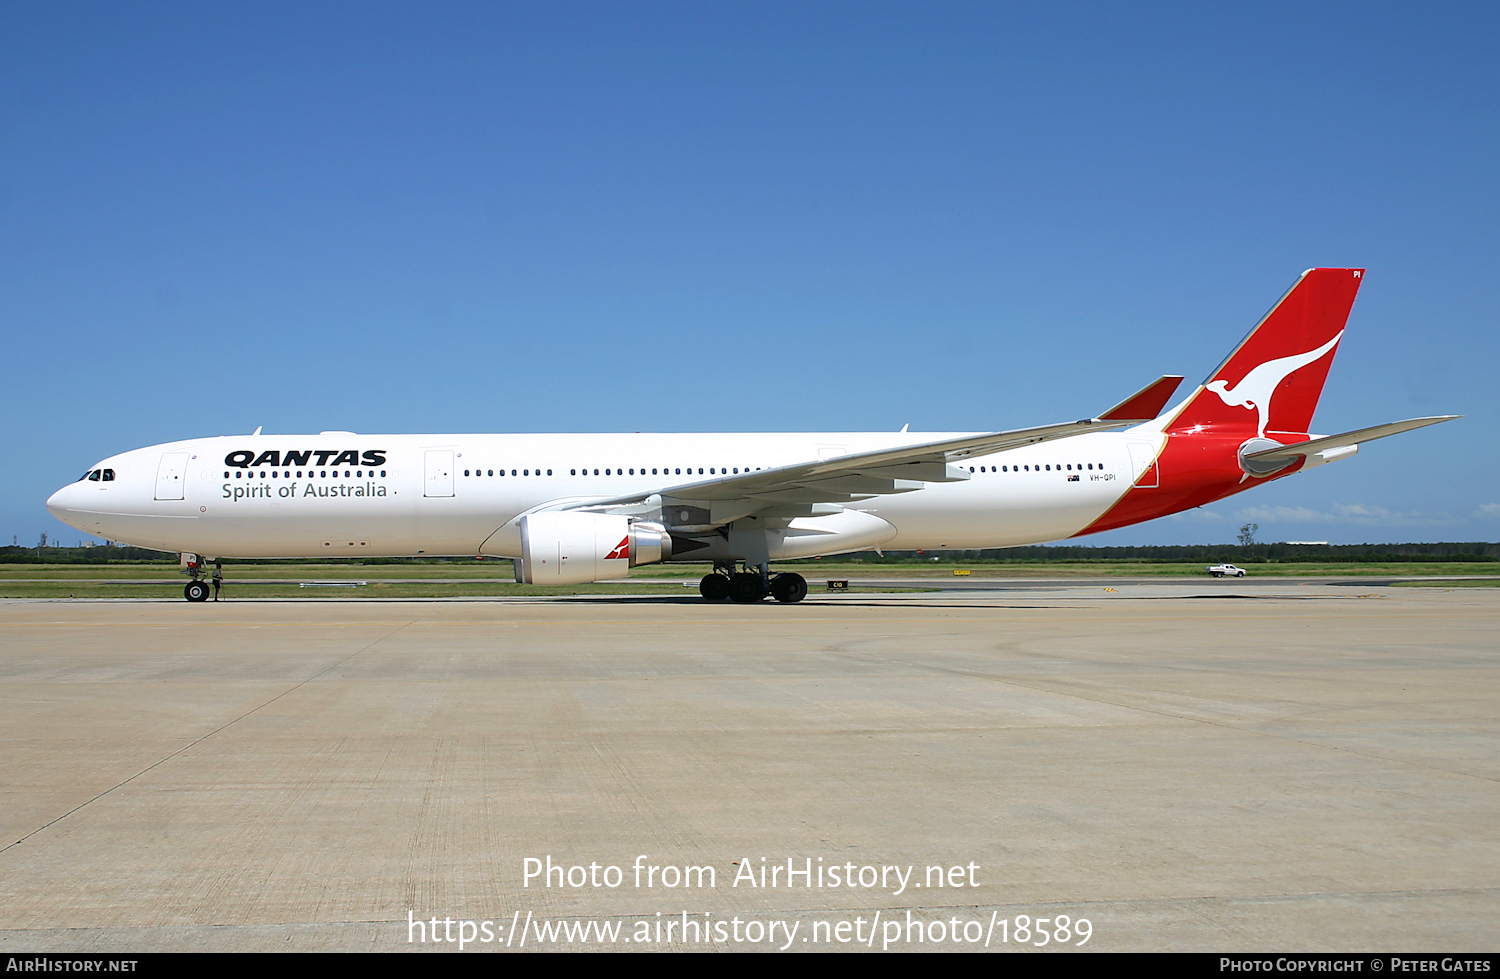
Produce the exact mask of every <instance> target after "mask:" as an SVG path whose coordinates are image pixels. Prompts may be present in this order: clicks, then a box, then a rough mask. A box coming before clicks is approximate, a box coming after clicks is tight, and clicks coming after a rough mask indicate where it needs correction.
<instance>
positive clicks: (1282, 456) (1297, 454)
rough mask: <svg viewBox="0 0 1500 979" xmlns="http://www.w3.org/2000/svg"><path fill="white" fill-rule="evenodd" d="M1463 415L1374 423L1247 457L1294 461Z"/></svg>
mask: <svg viewBox="0 0 1500 979" xmlns="http://www.w3.org/2000/svg"><path fill="white" fill-rule="evenodd" d="M1462 417H1463V416H1462V415H1434V416H1432V417H1430V418H1408V419H1407V420H1406V421H1400V422H1391V423H1389V424H1386V425H1374V426H1372V427H1370V428H1361V429H1358V430H1357V431H1353V432H1345V433H1343V434H1342V435H1326V436H1323V437H1322V438H1315V439H1308V440H1307V441H1306V442H1292V443H1291V444H1289V445H1283V446H1279V447H1277V448H1272V449H1264V450H1262V451H1260V452H1246V453H1245V456H1244V458H1245V460H1246V461H1249V462H1262V463H1272V462H1280V463H1292V462H1296V461H1297V459H1299V458H1301V457H1303V456H1310V455H1313V454H1314V453H1318V452H1327V451H1328V450H1329V449H1342V448H1345V447H1346V446H1350V445H1359V444H1360V443H1361V442H1371V441H1374V440H1375V439H1383V438H1385V437H1386V436H1388V435H1400V434H1401V433H1402V432H1410V431H1411V430H1413V429H1416V428H1426V427H1427V426H1428V425H1436V424H1438V423H1439V422H1447V421H1452V420H1453V419H1455V418H1462Z"/></svg>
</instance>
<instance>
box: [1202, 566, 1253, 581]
mask: <svg viewBox="0 0 1500 979" xmlns="http://www.w3.org/2000/svg"><path fill="white" fill-rule="evenodd" d="M1208 573H1209V574H1211V575H1213V576H1214V577H1215V578H1222V577H1224V576H1225V575H1233V576H1234V577H1236V578H1243V577H1245V569H1244V568H1236V567H1235V566H1234V565H1232V564H1216V565H1214V566H1213V567H1211V568H1209V569H1208Z"/></svg>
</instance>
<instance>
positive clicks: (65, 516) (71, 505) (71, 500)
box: [47, 483, 83, 530]
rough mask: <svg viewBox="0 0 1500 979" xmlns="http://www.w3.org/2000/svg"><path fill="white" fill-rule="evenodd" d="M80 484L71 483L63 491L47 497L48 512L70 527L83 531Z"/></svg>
mask: <svg viewBox="0 0 1500 979" xmlns="http://www.w3.org/2000/svg"><path fill="white" fill-rule="evenodd" d="M79 495H80V491H79V484H78V483H69V484H68V485H67V486H64V487H63V488H62V489H60V490H58V491H57V492H56V493H53V494H52V495H51V496H49V497H47V512H48V513H50V514H52V515H53V516H54V517H56V518H57V519H59V520H61V521H62V522H63V523H65V524H67V525H68V526H69V527H76V528H78V529H79V530H82V529H83V523H82V517H83V514H82V513H81V507H80V506H79V503H80V502H81V501H80V500H79V498H78V497H79Z"/></svg>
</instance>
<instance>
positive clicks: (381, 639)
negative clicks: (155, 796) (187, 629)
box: [0, 620, 415, 853]
mask: <svg viewBox="0 0 1500 979" xmlns="http://www.w3.org/2000/svg"><path fill="white" fill-rule="evenodd" d="M413 621H415V620H413ZM411 624H412V622H403V623H401V624H400V625H399V626H397V627H396V628H395V629H393V630H391V631H390V632H388V633H386V634H385V635H383V636H381V637H379V638H378V639H374V640H371V641H370V642H369V643H366V644H365V645H364V646H361V647H360V648H359V649H356V650H355V651H354V652H352V653H350V654H349V655H348V656H345V657H344V658H343V659H341V660H338V661H336V662H333V663H330V664H328V665H327V666H325V667H323V669H321V670H319V671H318V672H316V673H314V674H313V675H312V676H309V677H305V678H303V679H302V680H300V681H298V682H297V683H295V684H293V685H292V686H291V687H288V688H287V689H286V690H283V691H282V692H281V693H279V694H277V695H276V696H274V697H272V698H271V699H270V700H267V701H265V702H264V703H260V704H256V705H255V706H254V707H252V708H250V709H249V710H247V711H245V712H244V713H243V714H241V715H240V716H238V717H235V718H232V719H230V720H228V721H225V722H224V723H223V724H220V725H219V726H218V727H216V728H214V729H213V730H212V731H209V732H208V733H207V734H204V735H202V736H200V737H197V738H194V739H193V740H192V741H189V742H188V743H187V744H185V745H183V746H182V747H181V748H178V749H177V750H176V751H173V752H171V753H170V754H168V755H166V756H165V757H163V758H160V759H158V760H157V761H155V762H152V763H151V764H150V765H147V766H146V767H145V768H143V769H141V770H140V771H138V772H136V773H135V774H134V775H132V776H130V777H129V778H127V779H123V780H122V781H119V782H117V783H115V784H114V785H111V786H110V787H109V788H107V789H105V790H104V791H103V792H100V793H99V794H98V795H96V796H94V797H93V798H91V799H86V800H84V801H83V802H80V803H79V804H78V805H76V806H74V807H73V808H72V809H69V810H68V811H67V812H65V813H63V814H62V815H60V816H56V817H54V818H52V819H49V820H48V821H47V822H45V823H43V824H42V825H40V826H38V827H37V828H36V829H34V830H32V831H31V832H29V833H27V834H26V835H25V836H22V837H21V838H20V839H18V840H16V841H14V842H12V843H7V844H5V846H0V853H4V852H5V851H6V850H9V849H10V848H11V847H15V846H20V845H21V844H22V843H25V842H26V841H27V840H29V839H31V838H32V837H33V836H35V835H36V834H38V833H40V832H42V831H43V830H45V829H47V828H48V827H49V826H53V825H55V824H57V823H60V822H62V821H63V820H64V819H67V818H68V817H69V816H71V815H73V814H74V813H75V812H78V811H79V810H80V809H83V808H84V807H85V806H90V805H92V804H94V803H95V802H98V801H99V800H100V799H102V798H104V797H105V796H107V795H109V794H110V793H111V792H113V791H115V790H116V789H118V788H121V787H123V786H125V785H129V784H130V783H131V782H134V781H135V780H136V779H138V778H140V777H141V776H142V775H145V774H146V773H147V772H149V771H152V770H153V769H156V768H159V767H161V766H162V765H165V764H166V763H167V762H169V761H171V760H172V759H173V758H176V757H177V756H178V755H180V754H182V753H183V752H184V751H187V750H188V749H189V748H192V747H193V746H194V745H197V744H201V743H203V742H204V741H207V740H208V739H209V738H211V737H213V736H214V735H216V734H218V733H219V732H220V731H223V730H225V729H226V728H229V727H231V726H233V725H235V724H238V723H239V722H240V721H243V720H244V719H245V718H247V717H249V716H250V715H251V714H254V713H255V712H256V711H258V710H260V709H261V708H263V707H269V706H271V705H272V704H274V703H276V701H278V700H280V699H281V698H282V697H285V696H287V695H289V694H293V693H296V692H297V691H298V690H300V689H302V687H304V686H306V685H307V684H309V683H311V682H312V681H314V680H316V679H317V678H318V677H320V676H322V675H323V674H325V673H327V672H328V671H329V670H332V669H334V668H335V667H339V666H342V665H344V664H345V663H347V662H349V661H350V660H351V659H353V658H354V657H356V656H358V655H359V654H360V653H363V652H365V651H366V650H368V649H370V648H372V647H374V646H376V645H377V644H379V643H381V642H384V641H385V640H386V639H389V638H390V637H391V636H394V635H395V634H396V633H398V632H400V631H401V630H402V629H405V628H406V627H407V626H409V625H411Z"/></svg>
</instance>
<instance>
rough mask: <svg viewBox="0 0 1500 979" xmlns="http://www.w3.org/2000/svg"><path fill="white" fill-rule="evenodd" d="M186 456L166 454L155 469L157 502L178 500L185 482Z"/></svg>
mask: <svg viewBox="0 0 1500 979" xmlns="http://www.w3.org/2000/svg"><path fill="white" fill-rule="evenodd" d="M187 464H188V454H187V453H186V452H167V453H165V454H163V455H162V457H161V465H160V466H157V467H156V498H157V499H158V500H180V499H182V498H183V496H182V490H183V484H185V483H186V482H187V479H186V476H187Z"/></svg>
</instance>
